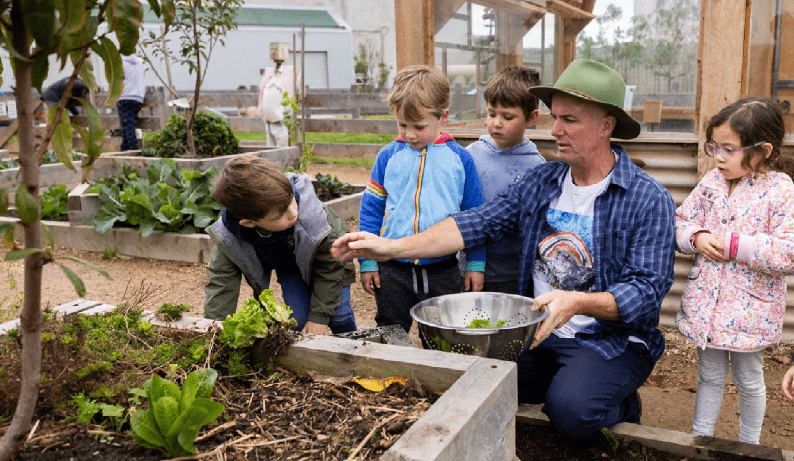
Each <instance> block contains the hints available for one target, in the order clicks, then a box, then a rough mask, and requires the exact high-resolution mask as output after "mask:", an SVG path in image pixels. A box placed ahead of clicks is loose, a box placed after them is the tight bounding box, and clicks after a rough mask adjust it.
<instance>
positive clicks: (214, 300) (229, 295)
mask: <svg viewBox="0 0 794 461" xmlns="http://www.w3.org/2000/svg"><path fill="white" fill-rule="evenodd" d="M207 277H208V280H207V284H206V285H205V286H204V317H205V318H208V319H213V320H225V319H226V316H227V315H230V314H233V313H234V312H235V311H236V310H237V300H238V299H239V297H240V281H241V279H242V273H241V272H240V269H239V268H238V267H237V266H236V265H235V264H234V263H233V262H232V261H231V260H230V259H229V258H228V257H227V256H226V255H225V254H224V253H223V251H221V250H220V249H219V248H218V245H215V246H214V247H213V248H212V254H211V256H210V262H209V263H207Z"/></svg>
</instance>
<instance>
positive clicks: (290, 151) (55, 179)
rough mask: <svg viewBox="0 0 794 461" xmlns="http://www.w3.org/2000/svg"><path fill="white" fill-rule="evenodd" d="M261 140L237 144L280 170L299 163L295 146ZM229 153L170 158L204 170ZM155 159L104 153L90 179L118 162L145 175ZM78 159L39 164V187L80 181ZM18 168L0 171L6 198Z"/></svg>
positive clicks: (117, 168) (117, 167)
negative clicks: (271, 144) (68, 162)
mask: <svg viewBox="0 0 794 461" xmlns="http://www.w3.org/2000/svg"><path fill="white" fill-rule="evenodd" d="M261 144H262V143H240V153H241V154H254V155H257V156H259V157H264V158H269V159H270V160H273V162H275V163H276V164H277V165H278V166H279V167H280V168H281V169H286V168H288V167H293V168H294V167H297V166H298V164H299V162H300V150H299V149H298V148H297V147H295V146H292V147H265V146H264V145H261ZM230 157H232V156H229V155H227V156H222V157H214V158H207V159H180V158H175V159H173V160H174V161H175V162H176V163H177V166H178V167H179V168H191V169H194V170H198V171H206V170H208V169H210V168H212V167H213V166H215V167H218V168H220V166H222V165H223V164H224V163H225V162H226V161H227V160H229V158H230ZM155 160H157V158H156V157H141V156H140V151H127V152H104V153H102V155H100V156H99V158H98V159H97V160H96V162H95V163H94V169H93V170H92V171H91V175H90V176H89V179H90V180H95V179H101V178H107V177H110V176H114V175H117V174H119V173H120V172H121V165H126V166H127V167H130V168H135V169H136V170H137V171H138V172H139V173H140V174H144V175H145V174H146V168H148V166H149V165H150V164H151V163H152V162H154V161H155ZM80 165H81V162H74V166H75V168H76V170H77V171H72V170H70V169H68V168H66V166H65V165H63V164H62V163H52V164H47V165H42V166H41V168H40V170H39V187H41V189H42V190H43V189H46V188H47V187H49V186H52V185H54V184H63V185H65V186H66V188H67V189H72V188H74V187H76V186H77V185H79V184H80V182H81V181H82V177H83V171H82V170H81V169H80ZM18 175H19V168H7V169H3V170H0V189H5V190H6V192H7V193H8V194H9V199H10V200H12V201H13V200H14V190H15V189H16V183H17V181H18Z"/></svg>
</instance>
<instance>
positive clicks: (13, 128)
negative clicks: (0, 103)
mask: <svg viewBox="0 0 794 461" xmlns="http://www.w3.org/2000/svg"><path fill="white" fill-rule="evenodd" d="M18 128H19V119H14V121H13V122H11V125H8V126H7V127H4V128H3V131H2V132H0V147H5V145H6V143H8V140H9V139H11V138H12V137H13V136H14V135H15V134H17V129H18Z"/></svg>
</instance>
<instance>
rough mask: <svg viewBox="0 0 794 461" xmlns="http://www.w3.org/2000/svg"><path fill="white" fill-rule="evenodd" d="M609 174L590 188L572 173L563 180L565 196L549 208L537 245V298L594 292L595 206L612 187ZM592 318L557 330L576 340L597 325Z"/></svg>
mask: <svg viewBox="0 0 794 461" xmlns="http://www.w3.org/2000/svg"><path fill="white" fill-rule="evenodd" d="M611 176H612V173H611V172H610V173H609V174H608V175H607V176H606V177H605V178H604V179H602V180H601V181H600V182H598V183H596V184H592V185H590V186H577V185H576V184H574V182H573V177H572V176H571V170H570V169H569V170H568V173H567V174H566V175H565V179H564V180H563V186H562V193H561V194H560V196H559V197H557V198H555V199H554V200H553V201H552V202H551V204H550V205H549V210H548V212H547V213H546V225H545V228H544V229H543V235H544V237H543V238H541V240H540V244H539V245H538V251H537V254H536V256H535V264H534V270H533V273H532V279H533V281H534V285H535V290H534V296H535V297H536V298H537V297H538V296H540V295H541V294H543V293H546V292H549V291H552V290H566V291H581V292H592V291H594V290H595V273H594V271H593V252H592V249H593V206H594V204H595V200H596V197H598V196H599V195H601V193H602V192H604V190H605V189H606V187H607V185H608V184H609V180H610V178H611ZM594 321H595V319H593V318H592V317H590V316H587V315H575V316H573V317H572V318H571V319H570V320H569V321H568V322H567V323H566V324H565V325H563V326H562V327H560V328H557V329H556V330H554V334H555V335H557V336H559V337H562V338H573V337H574V335H575V334H576V332H577V331H579V330H581V329H582V328H583V327H584V326H585V325H587V324H589V323H591V322H594Z"/></svg>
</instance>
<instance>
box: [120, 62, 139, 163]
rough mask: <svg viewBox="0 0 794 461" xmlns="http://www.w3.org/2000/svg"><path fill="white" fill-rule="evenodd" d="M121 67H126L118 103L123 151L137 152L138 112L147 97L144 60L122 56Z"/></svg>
mask: <svg viewBox="0 0 794 461" xmlns="http://www.w3.org/2000/svg"><path fill="white" fill-rule="evenodd" d="M121 65H122V66H123V67H124V84H123V85H124V86H123V88H122V90H121V96H119V100H118V101H117V102H116V109H118V112H119V123H120V124H121V150H122V151H125V150H137V149H138V136H137V135H136V133H135V125H136V124H137V123H138V112H140V111H141V107H143V97H144V96H146V79H144V77H143V60H142V59H141V58H139V57H138V56H135V55H134V54H133V55H130V56H122V57H121Z"/></svg>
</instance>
